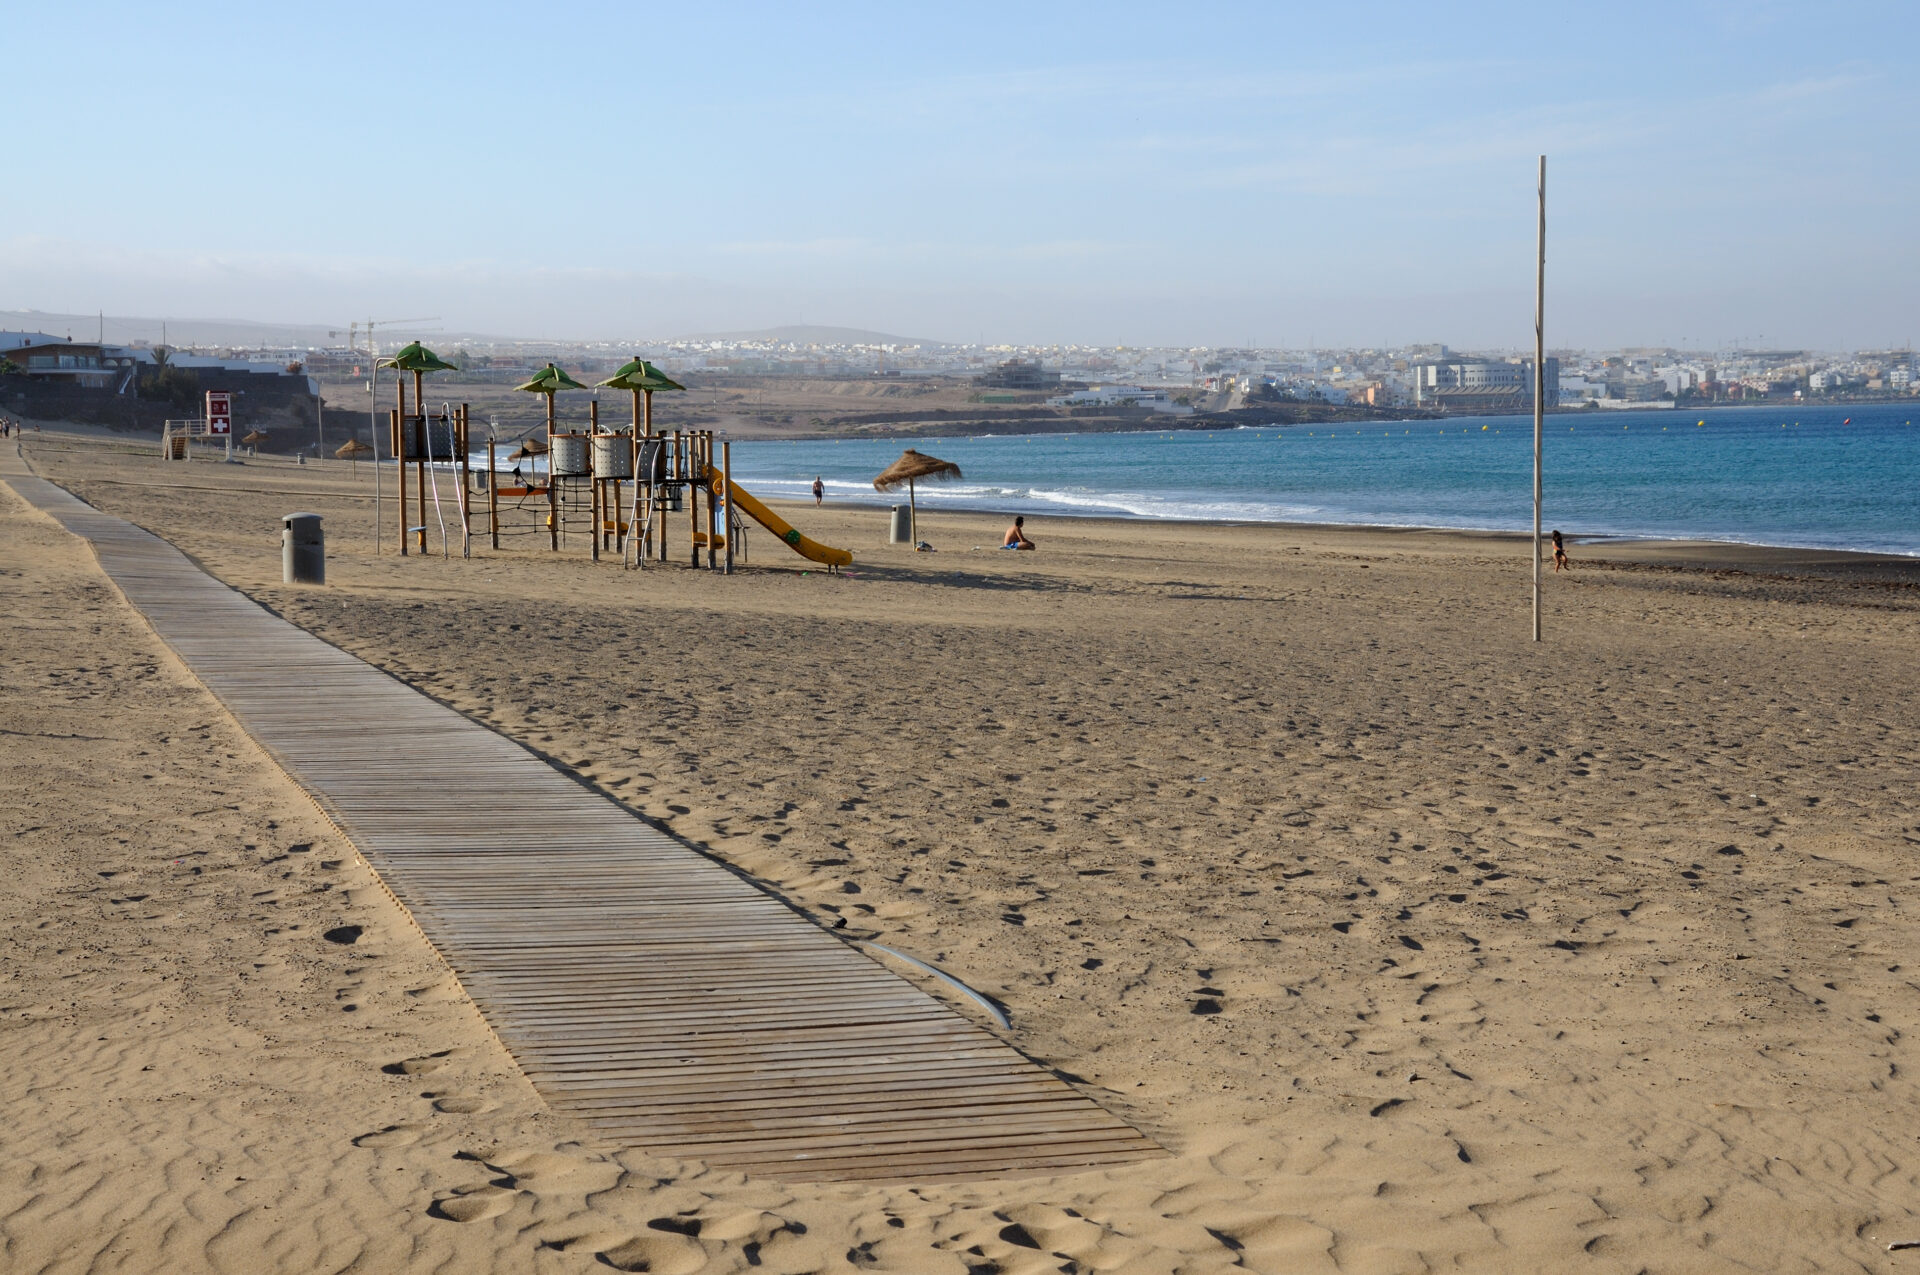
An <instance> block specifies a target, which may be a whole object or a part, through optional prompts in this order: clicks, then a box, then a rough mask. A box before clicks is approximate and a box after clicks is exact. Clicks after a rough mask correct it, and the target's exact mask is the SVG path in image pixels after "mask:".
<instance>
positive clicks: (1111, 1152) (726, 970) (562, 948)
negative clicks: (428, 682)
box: [5, 462, 1164, 1180]
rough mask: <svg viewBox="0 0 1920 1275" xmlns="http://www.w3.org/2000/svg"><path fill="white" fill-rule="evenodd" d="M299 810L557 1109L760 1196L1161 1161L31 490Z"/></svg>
mask: <svg viewBox="0 0 1920 1275" xmlns="http://www.w3.org/2000/svg"><path fill="white" fill-rule="evenodd" d="M17 465H18V462H12V463H10V464H9V465H8V466H7V471H6V473H5V476H6V479H7V481H8V482H9V483H10V485H11V486H12V487H13V489H14V490H15V491H16V492H18V493H19V494H20V495H21V496H22V497H24V498H25V499H27V500H28V501H30V502H32V503H33V504H34V505H36V506H38V507H39V508H41V509H43V510H45V511H46V512H48V513H50V514H52V515H53V516H54V517H55V518H57V519H59V521H60V522H61V523H62V524H64V525H65V526H66V527H67V528H68V529H69V530H70V531H72V532H74V533H75V534H76V535H79V536H81V537H83V538H85V539H86V540H88V541H90V542H92V544H93V546H94V549H95V551H96V553H97V554H98V556H99V559H100V563H101V565H102V567H103V568H104V569H105V570H106V572H107V574H108V575H109V576H110V577H111V578H112V579H113V580H114V581H115V582H116V583H117V584H118V585H119V587H120V588H121V590H122V591H123V592H124V593H125V594H126V596H127V598H128V600H129V601H131V602H132V604H133V605H134V606H135V607H136V608H137V609H139V610H140V611H141V612H142V613H143V614H144V615H145V616H146V617H147V619H148V621H149V622H150V623H151V624H152V625H153V627H154V629H155V630H156V631H157V632H158V633H159V635H160V637H161V638H162V640H164V641H165V642H166V643H167V645H168V646H170V647H172V648H173V650H174V651H176V652H177V653H178V654H179V655H180V657H181V658H182V659H183V660H184V661H185V662H186V664H187V666H188V667H189V668H191V669H192V670H193V672H194V674H195V675H196V676H198V677H199V678H200V680H201V681H202V682H204V683H205V684H206V685H207V687H208V688H209V689H211V690H212V691H213V693H214V694H215V695H217V696H218V697H219V698H220V700H221V701H222V702H223V703H224V704H225V705H226V706H227V708H228V709H229V710H230V711H231V712H232V713H233V714H234V716H235V717H236V718H238V719H239V721H240V723H241V725H242V726H244V727H245V728H246V730H247V731H248V732H249V733H250V734H251V735H252V736H253V737H254V738H255V739H256V740H258V741H259V742H260V743H261V744H262V745H263V746H264V747H265V748H266V749H267V750H268V751H269V752H270V753H271V754H272V755H273V756H274V758H275V759H276V760H277V761H278V762H279V764H280V765H281V766H282V767H283V768H284V769H285V770H286V771H287V773H288V774H289V775H291V776H292V777H293V779H294V780H295V781H296V782H297V783H299V784H300V785H301V786H302V787H303V788H305V789H306V791H307V792H308V793H310V794H312V796H313V798H314V800H315V801H317V802H318V803H319V804H320V806H321V807H322V808H323V809H324V810H325V811H326V812H327V814H328V815H329V816H330V817H331V818H332V819H333V820H334V822H335V823H336V824H338V826H339V827H340V829H341V830H342V831H343V832H344V833H345V834H346V835H347V836H348V837H349V838H350V839H351V840H352V842H353V844H354V845H355V847H357V848H358V850H359V851H360V853H361V854H362V855H363V856H365V858H366V860H367V862H368V863H369V864H371V865H372V867H373V869H374V870H375V871H376V872H377V873H379V875H380V878H381V880H382V881H383V882H385V884H386V886H387V888H388V889H389V890H391V891H392V893H393V895H394V897H395V898H396V899H398V900H399V902H400V903H401V905H402V906H403V907H405V908H406V909H407V911H408V912H409V913H411V915H412V916H413V918H414V920H415V922H416V923H417V924H418V925H419V926H420V928H421V930H422V932H423V933H424V934H425V935H426V937H427V939H428V940H429V941H430V942H431V943H432V944H433V946H434V947H435V948H436V949H437V950H438V951H439V952H440V954H441V955H442V956H443V957H444V958H445V959H446V961H447V964H448V965H450V966H451V967H452V968H453V970H454V973H455V974H456V975H457V976H458V977H459V979H460V982H461V983H462V984H463V985H464V986H465V988H466V989H467V991H468V993H469V994H471V995H472V997H473V999H474V1001H475V1003H476V1004H477V1005H478V1006H479V1007H480V1010H481V1012H482V1013H484V1014H485V1015H486V1018H487V1021H488V1022H489V1023H490V1024H491V1025H492V1027H493V1029H494V1031H495V1032H496V1033H497V1034H498V1035H499V1038H500V1040H501V1042H502V1043H503V1044H504V1045H505V1046H506V1048H507V1050H508V1051H509V1052H510V1053H511V1054H512V1055H513V1057H514V1058H515V1059H516V1060H517V1061H518V1063H519V1064H520V1066H521V1067H522V1068H523V1069H524V1070H525V1071H526V1074H527V1076H528V1077H529V1079H531V1080H532V1082H533V1084H534V1086H535V1088H537V1089H538V1090H539V1092H540V1093H541V1095H542V1096H543V1097H544V1098H545V1099H546V1100H547V1102H548V1103H550V1104H551V1105H552V1106H553V1108H554V1109H555V1110H556V1111H559V1112H562V1113H565V1114H568V1115H571V1116H574V1117H577V1118H578V1119H580V1120H581V1121H583V1122H584V1123H585V1124H587V1125H588V1126H590V1127H591V1128H592V1129H593V1130H595V1131H596V1132H597V1133H598V1134H599V1135H601V1136H602V1137H605V1138H607V1139H609V1140H613V1141H617V1142H621V1143H625V1144H627V1145H632V1146H637V1147H642V1148H645V1149H646V1150H648V1151H651V1152H656V1153H658V1154H661V1155H669V1156H677V1157H685V1158H688V1159H696V1160H701V1161H705V1162H707V1163H710V1164H714V1165H721V1166H726V1167H730V1168H735V1169H739V1170H742V1171H745V1172H750V1173H764V1174H770V1175H776V1176H779V1177H784V1178H796V1179H797V1178H808V1179H835V1180H842V1179H844V1180H854V1179H878V1178H894V1179H902V1178H904V1179H913V1178H924V1177H950V1176H990V1175H995V1174H1004V1173H1032V1172H1047V1171H1060V1172H1066V1171H1072V1170H1074V1169H1079V1168H1085V1167H1092V1166H1098V1165H1111V1164H1117V1163H1123V1162H1127V1161H1132V1160H1138V1159H1142V1158H1146V1157H1150V1156H1155V1155H1161V1154H1164V1152H1162V1151H1161V1149H1160V1148H1159V1147H1158V1146H1157V1145H1156V1144H1155V1143H1153V1142H1152V1141H1151V1140H1149V1139H1148V1138H1146V1137H1144V1136H1142V1135H1141V1134H1140V1133H1138V1132H1137V1131H1135V1130H1134V1129H1132V1128H1131V1127H1129V1126H1128V1125H1127V1124H1126V1123H1125V1122H1123V1121H1121V1120H1119V1119H1117V1118H1116V1117H1114V1116H1113V1115H1112V1114H1110V1113H1109V1112H1107V1111H1105V1110H1103V1109H1102V1108H1101V1107H1099V1106H1098V1105H1097V1104H1095V1103H1094V1102H1092V1101H1090V1100H1089V1099H1088V1098H1086V1097H1085V1096H1083V1095H1082V1094H1080V1093H1079V1092H1078V1091H1076V1090H1074V1089H1073V1088H1072V1087H1071V1086H1069V1085H1067V1084H1065V1083H1064V1082H1062V1081H1061V1080H1059V1079H1058V1078H1057V1077H1055V1076H1053V1075H1052V1074H1050V1073H1049V1072H1047V1071H1045V1070H1043V1069H1042V1068H1040V1067H1038V1066H1036V1065H1034V1064H1033V1063H1032V1062H1030V1061H1029V1060H1027V1059H1026V1058H1024V1057H1022V1056H1021V1055H1020V1054H1019V1053H1018V1052H1017V1051H1015V1050H1014V1049H1012V1048H1011V1047H1009V1046H1008V1045H1007V1044H1006V1043H1004V1042H1003V1041H1001V1040H1000V1039H999V1038H998V1037H996V1036H994V1035H993V1034H992V1033H990V1032H988V1031H986V1030H985V1029H983V1028H982V1027H980V1026H978V1025H976V1024H975V1023H973V1022H972V1021H971V1020H969V1019H967V1018H966V1017H964V1016H962V1015H961V1014H959V1013H957V1012H956V1011H954V1010H953V1009H950V1008H948V1007H947V1006H945V1005H943V1004H941V1003H940V1002H938V1001H936V1000H934V999H933V998H931V997H929V996H927V995H926V994H925V993H923V992H921V991H920V990H919V989H918V988H916V987H914V986H913V985H912V984H910V983H908V982H906V981H905V980H904V979H901V978H899V977H898V976H896V975H894V974H893V973H891V972H889V971H888V970H886V969H883V968H882V967H881V966H879V965H878V964H877V963H875V961H874V960H873V959H872V958H870V957H868V956H867V955H866V954H864V953H863V952H861V951H859V950H858V949H856V948H854V947H852V946H850V945H848V944H847V943H845V942H843V941H841V940H839V939H837V938H835V937H833V936H832V935H831V934H830V933H828V932H827V931H825V930H823V929H821V928H820V927H819V926H816V925H814V924H813V923H812V922H810V921H808V920H806V919H805V918H804V917H802V916H800V915H798V914H797V913H795V912H794V911H793V910H792V909H790V908H788V907H787V906H785V905H784V904H782V903H781V902H780V901H778V900H777V899H775V898H773V897H771V896H770V895H769V894H767V893H766V892H765V891H763V890H761V889H759V888H757V887H755V886H754V885H753V884H752V883H751V882H749V881H747V880H744V879H742V878H741V877H739V876H737V875H735V874H734V873H732V872H730V871H728V870H727V869H725V868H723V867H721V866H719V865H718V864H716V863H714V862H712V861H711V860H709V859H707V858H706V857H704V856H702V855H700V854H698V853H695V852H694V851H692V850H689V849H688V848H686V847H685V846H683V845H681V844H679V843H678V842H676V841H674V840H673V839H672V838H670V837H667V836H665V835H664V834H662V833H660V832H658V831H656V830H655V829H653V828H652V827H650V826H648V825H647V824H645V823H643V822H642V821H641V820H639V819H637V818H635V817H634V816H633V815H631V814H630V813H628V812H627V811H625V810H623V809H621V808H620V807H619V806H617V805H615V804H614V803H613V802H611V801H609V800H607V799H605V798H603V797H601V796H600V795H598V794H596V793H594V792H592V791H590V790H588V789H586V788H584V787H582V786H581V785H579V784H577V783H575V782H573V781H572V780H570V779H568V778H567V777H565V776H563V775H561V774H560V773H559V772H557V771H556V770H554V769H553V768H552V767H550V766H548V765H547V764H545V763H544V762H542V761H541V760H539V759H538V758H536V757H535V756H533V755H532V754H531V753H529V752H527V751H526V750H525V749H523V748H521V747H520V746H519V745H517V744H515V743H513V742H512V741H510V740H508V739H505V738H503V737H502V736H500V735H497V734H495V733H494V732H493V731H491V730H488V729H486V728H485V727H482V726H480V725H478V724H476V723H474V722H472V721H469V720H468V719H467V718H465V717H462V716H460V715H459V714H458V713H455V712H454V711H453V710H451V709H449V708H446V707H444V706H442V705H440V704H437V703H435V702H434V701H432V700H430V699H428V698H427V697H426V696H424V695H422V694H420V693H419V692H417V691H414V690H412V689H411V688H409V687H407V686H405V685H403V684H402V683H400V682H398V681H396V680H395V679H393V678H392V677H389V676H388V675H386V674H385V673H382V672H380V671H379V670H377V669H375V668H373V667H372V666H370V665H368V664H366V663H364V662H363V661H361V660H359V659H356V658H355V657H353V656H351V655H348V654H346V653H345V652H343V651H340V650H338V649H337V648H335V647H332V646H329V645H327V644H326V643H325V642H322V641H321V640H319V639H318V638H316V637H314V636H313V635H312V634H310V633H307V632H306V631H305V630H303V629H300V628H297V627H295V626H294V625H291V624H289V623H287V622H286V621H284V620H281V619H278V618H276V617H275V616H273V615H270V614H269V613H268V612H267V611H265V610H263V609H262V608H261V607H260V606H258V605H257V604H255V603H253V602H251V601H249V600H248V599H246V598H245V597H243V596H241V595H240V594H239V593H236V592H235V591H234V590H232V589H230V588H228V587H227V586H226V585H223V584H221V583H220V582H218V581H217V580H214V579H213V578H212V577H210V576H208V575H207V574H206V573H205V572H203V571H201V570H200V569H199V568H198V567H196V566H194V565H193V564H192V563H191V562H190V561H188V560H187V558H186V557H185V556H184V555H182V554H181V553H180V552H179V551H178V550H176V549H175V548H173V546H172V545H170V544H168V543H167V542H165V541H163V540H161V539H159V538H157V537H155V536H153V535H150V534H149V533H147V532H145V531H142V530H140V529H139V528H137V527H134V526H133V525H132V524H130V523H127V522H125V521H123V520H122V519H119V518H114V517H111V516H109V515H106V514H102V513H100V512H99V511H97V510H95V509H94V508H92V507H91V506H89V505H86V504H84V503H83V502H81V501H79V500H78V499H76V498H74V497H73V496H71V495H69V494H68V493H67V492H65V491H63V490H61V489H60V488H58V487H55V486H53V485H52V484H50V483H47V482H45V481H43V480H41V479H37V478H25V477H16V476H14V475H16V474H17V473H18V472H19V470H18V468H17Z"/></svg>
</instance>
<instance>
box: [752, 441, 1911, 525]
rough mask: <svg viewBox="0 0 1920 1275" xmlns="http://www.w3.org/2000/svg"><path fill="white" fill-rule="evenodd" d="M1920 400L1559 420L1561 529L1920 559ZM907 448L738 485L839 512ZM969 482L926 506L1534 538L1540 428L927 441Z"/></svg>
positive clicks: (796, 455) (883, 500)
mask: <svg viewBox="0 0 1920 1275" xmlns="http://www.w3.org/2000/svg"><path fill="white" fill-rule="evenodd" d="M1915 420H1920V403H1916V404H1914V405H1912V406H1909V405H1907V404H1876V405H1870V406H1869V405H1855V406H1843V407H1808V406H1785V407H1780V406H1767V407H1733V408H1712V409H1705V410H1701V409H1695V410H1692V411H1657V412H1593V413H1585V414H1578V415H1569V414H1556V415H1553V416H1549V417H1548V418H1547V425H1546V447H1545V456H1546V461H1545V470H1546V477H1545V519H1546V524H1547V525H1548V526H1549V527H1559V528H1561V529H1562V530H1564V531H1566V532H1567V533H1569V534H1570V535H1574V536H1596V535H1607V536H1650V537H1662V538H1680V539H1690V540H1726V541H1736V542H1744V543H1749V544H1765V545H1786V546H1795V547H1806V548H1825V549H1857V550H1872V551H1877V552H1881V553H1898V554H1909V555H1915V556H1920V430H1916V429H1915V428H1913V427H1912V426H1911V424H1910V423H1909V422H1911V421H1915ZM902 446H903V444H902V443H900V442H899V441H897V440H871V441H869V440H864V439H862V440H845V441H834V442H805V443H771V442H738V443H735V444H734V447H733V467H734V477H735V479H736V480H738V481H739V482H740V484H741V485H742V486H743V487H745V488H747V489H748V490H749V491H752V492H754V493H755V494H756V495H761V496H775V497H789V498H796V499H798V498H803V497H805V496H806V495H807V492H808V489H809V487H810V486H811V484H812V482H813V478H814V476H815V475H816V474H817V475H819V476H820V477H821V478H823V479H824V480H825V483H826V488H827V498H828V499H829V500H832V501H835V502H860V503H868V504H876V505H881V504H891V503H895V502H897V501H898V500H900V499H901V497H897V496H883V495H881V494H880V493H878V492H876V491H874V489H873V476H874V475H875V474H877V473H879V472H880V471H881V470H882V469H884V468H886V466H887V465H889V464H891V463H892V462H893V461H894V460H895V459H896V458H897V457H898V456H899V454H900V449H901V447H902ZM912 446H914V447H917V448H919V449H920V450H921V451H924V452H929V453H932V454H933V455H936V456H939V457H941V458H943V459H946V460H951V461H954V462H955V463H957V464H958V465H959V466H960V467H961V469H962V470H963V471H964V472H965V474H966V477H965V480H964V481H961V482H954V483H948V484H922V485H921V487H920V488H919V499H920V504H921V508H923V509H928V508H935V509H937V508H940V507H942V506H945V507H948V508H965V509H983V510H992V511H995V512H1001V513H1007V514H1013V513H1024V514H1026V515H1027V516H1028V517H1030V518H1032V517H1036V516H1053V517H1073V516H1099V517H1123V518H1166V519H1202V520H1209V521H1213V520H1228V521H1246V522H1314V523H1341V524H1351V525H1361V526H1386V527H1456V528H1471V529H1476V530H1491V531H1522V530H1525V529H1527V528H1528V527H1530V526H1531V520H1532V512H1531V500H1532V486H1531V484H1532V477H1531V475H1532V455H1533V422H1532V419H1531V418H1529V417H1513V416H1501V417H1473V418H1469V417H1456V418H1453V419H1450V420H1445V421H1397V422H1374V423H1372V424H1370V425H1367V424H1361V425H1356V424H1344V425H1340V426H1337V427H1333V428H1329V427H1327V426H1324V425H1321V426H1304V425H1302V426H1285V427H1275V426H1267V427H1265V428H1261V427H1246V428H1240V429H1232V430H1214V431H1205V430H1197V431H1196V430H1159V431H1145V432H1141V433H1134V434H1043V435H1012V436H992V435H987V436H981V437H969V438H939V439H934V438H926V439H919V440H915V441H914V442H913V443H912Z"/></svg>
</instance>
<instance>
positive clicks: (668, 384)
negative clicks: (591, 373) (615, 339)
mask: <svg viewBox="0 0 1920 1275" xmlns="http://www.w3.org/2000/svg"><path fill="white" fill-rule="evenodd" d="M600 384H601V385H602V386H603V387H604V388H606V389H611V390H684V389H686V388H687V387H686V386H684V385H682V384H680V382H678V381H676V380H674V379H673V378H672V377H670V376H668V375H667V374H666V373H665V372H662V371H661V370H660V369H659V368H657V367H655V366H654V365H653V364H651V363H649V362H647V361H646V360H645V359H630V360H628V361H627V362H626V363H625V364H623V365H622V366H621V368H620V370H619V371H617V372H615V373H614V374H613V375H612V376H609V377H608V378H607V379H606V380H604V381H602V382H600Z"/></svg>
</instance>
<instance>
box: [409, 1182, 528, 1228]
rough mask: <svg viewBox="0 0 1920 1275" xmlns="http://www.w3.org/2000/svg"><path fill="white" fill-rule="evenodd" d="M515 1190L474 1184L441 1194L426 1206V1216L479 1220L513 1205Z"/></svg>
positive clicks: (462, 1220) (492, 1215)
mask: <svg viewBox="0 0 1920 1275" xmlns="http://www.w3.org/2000/svg"><path fill="white" fill-rule="evenodd" d="M514 1195H515V1192H512V1191H509V1190H507V1188H505V1187H501V1186H491V1185H489V1186H476V1187H469V1188H467V1189H466V1190H462V1191H455V1192H454V1193H453V1194H452V1195H447V1196H442V1197H441V1198H440V1199H437V1200H435V1201H434V1202H433V1203H432V1204H430V1205H428V1206H427V1216H428V1217H437V1218H444V1219H446V1220H447V1221H449V1222H479V1221H483V1220H485V1219H486V1218H490V1217H499V1216H500V1215H501V1214H502V1213H505V1212H506V1211H507V1210H508V1209H510V1208H512V1207H513V1197H514Z"/></svg>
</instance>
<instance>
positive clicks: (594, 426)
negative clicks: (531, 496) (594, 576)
mask: <svg viewBox="0 0 1920 1275" xmlns="http://www.w3.org/2000/svg"><path fill="white" fill-rule="evenodd" d="M594 393H596V394H597V393H599V391H598V390H595V391H594ZM599 432H600V400H599V399H597V398H596V399H594V400H593V401H592V402H591V403H588V404H587V517H589V518H591V519H592V520H593V524H592V527H591V529H590V530H589V531H588V532H587V540H588V542H589V543H588V545H587V548H588V549H589V550H590V552H591V555H592V557H593V560H594V561H595V562H598V561H600V528H601V527H602V526H604V525H605V522H606V520H605V517H604V513H605V510H604V505H605V502H604V501H602V500H601V498H600V496H601V492H600V475H598V474H596V473H594V472H593V438H594V435H596V434H598V433H599ZM547 463H548V464H549V465H551V464H552V463H553V453H552V452H548V453H547Z"/></svg>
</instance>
